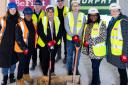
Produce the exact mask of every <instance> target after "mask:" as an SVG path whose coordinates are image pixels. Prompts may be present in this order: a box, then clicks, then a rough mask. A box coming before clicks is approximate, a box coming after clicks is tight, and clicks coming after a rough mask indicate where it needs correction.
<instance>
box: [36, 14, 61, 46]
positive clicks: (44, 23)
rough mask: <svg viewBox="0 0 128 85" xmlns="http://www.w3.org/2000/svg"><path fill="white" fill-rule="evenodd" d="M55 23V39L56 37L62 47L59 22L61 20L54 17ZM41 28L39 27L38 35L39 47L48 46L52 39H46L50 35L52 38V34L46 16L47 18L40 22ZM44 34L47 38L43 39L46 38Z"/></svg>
mask: <svg viewBox="0 0 128 85" xmlns="http://www.w3.org/2000/svg"><path fill="white" fill-rule="evenodd" d="M53 22H54V33H55V37H56V39H55V40H56V42H57V44H58V45H60V43H61V41H60V39H61V34H62V33H60V21H59V18H58V17H54V21H53ZM41 25H42V26H41ZM40 26H41V27H39V33H38V35H39V38H38V41H37V43H38V45H39V46H41V47H44V46H46V44H47V42H48V40H50V39H46V37H47V36H49V35H50V37H51V34H50V33H48V32H49V30H50V27H49V22H48V17H46V16H45V17H43V18H42V21H40ZM42 29H43V30H42ZM42 34H44V36H46V37H45V38H42V37H44V36H43V35H42ZM58 36H59V37H58Z"/></svg>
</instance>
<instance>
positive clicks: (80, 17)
mask: <svg viewBox="0 0 128 85" xmlns="http://www.w3.org/2000/svg"><path fill="white" fill-rule="evenodd" d="M67 16H68V20H69V27H70V32H71V33H73V28H74V26H75V25H74V16H73V13H72V12H69V13H68V14H67ZM83 18H84V14H83V13H79V14H78V18H77V24H76V28H77V34H78V33H79V31H80V29H81V27H82V24H83ZM66 37H67V40H72V37H71V36H70V35H68V34H67V36H66Z"/></svg>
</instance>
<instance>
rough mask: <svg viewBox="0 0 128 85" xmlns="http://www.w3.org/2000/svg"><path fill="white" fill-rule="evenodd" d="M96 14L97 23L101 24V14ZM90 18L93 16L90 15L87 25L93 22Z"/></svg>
mask: <svg viewBox="0 0 128 85" xmlns="http://www.w3.org/2000/svg"><path fill="white" fill-rule="evenodd" d="M96 14H97V20H96V21H95V22H98V23H100V14H99V13H96ZM90 16H91V14H88V20H87V24H89V23H92V20H91V19H90Z"/></svg>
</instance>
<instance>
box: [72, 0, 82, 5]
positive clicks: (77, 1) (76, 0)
mask: <svg viewBox="0 0 128 85" xmlns="http://www.w3.org/2000/svg"><path fill="white" fill-rule="evenodd" d="M73 3H78V4H80V1H79V0H72V2H71V4H73Z"/></svg>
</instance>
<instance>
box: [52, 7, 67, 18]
mask: <svg viewBox="0 0 128 85" xmlns="http://www.w3.org/2000/svg"><path fill="white" fill-rule="evenodd" d="M68 12H69V8H68V7H66V6H64V11H63V16H64V17H65V16H66V15H67V13H68ZM54 16H56V17H58V9H57V6H55V7H54Z"/></svg>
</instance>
